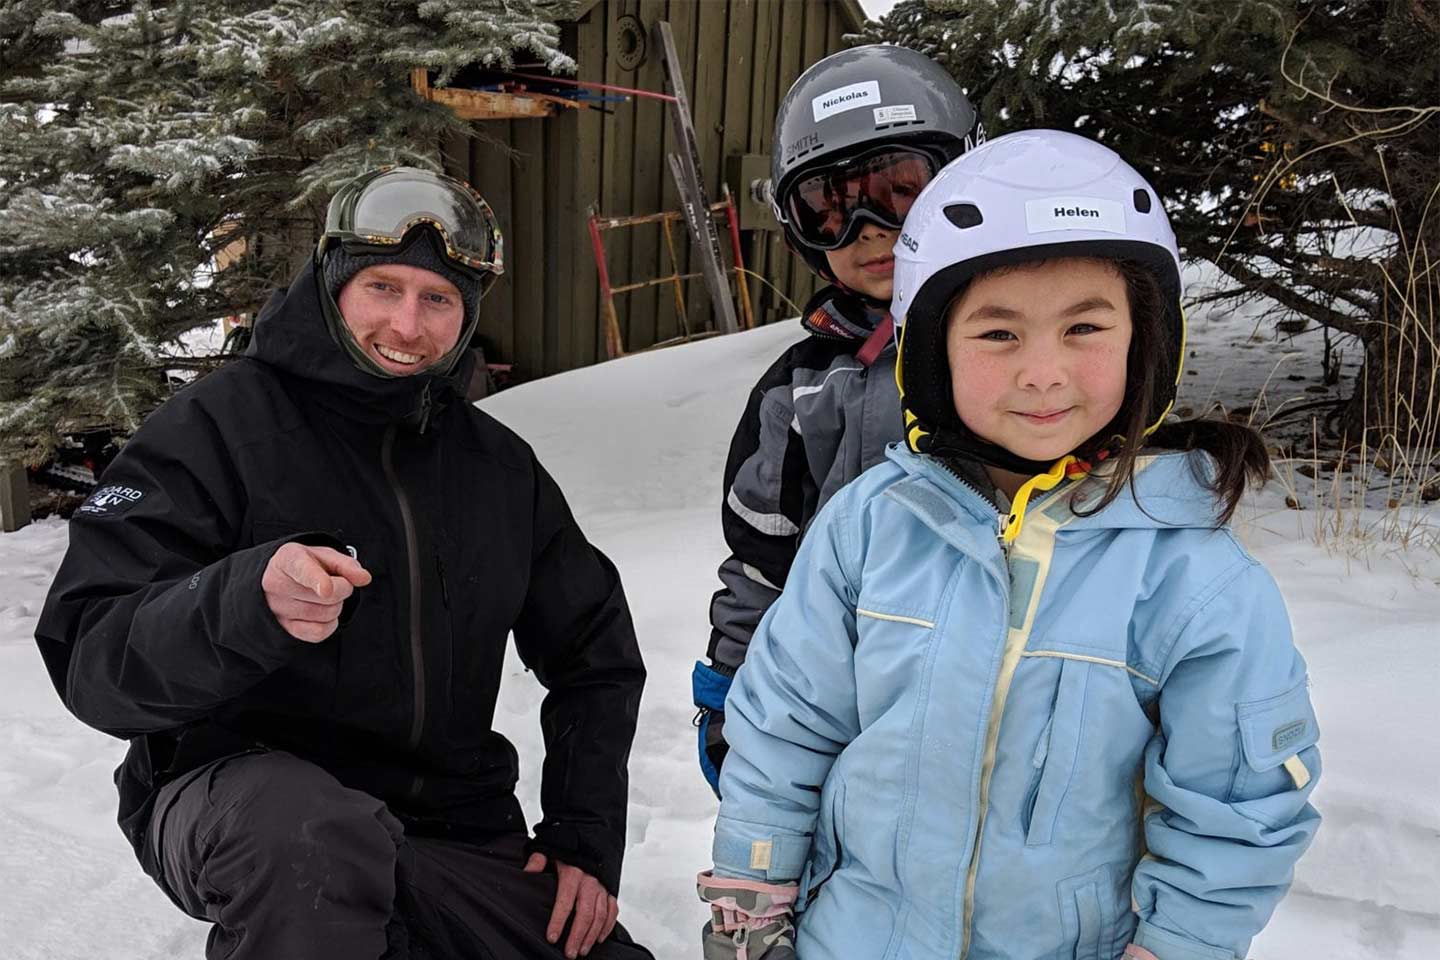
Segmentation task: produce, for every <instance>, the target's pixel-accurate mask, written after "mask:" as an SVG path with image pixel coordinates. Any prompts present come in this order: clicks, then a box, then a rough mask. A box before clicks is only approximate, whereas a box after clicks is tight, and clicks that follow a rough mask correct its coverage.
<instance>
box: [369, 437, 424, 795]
mask: <svg viewBox="0 0 1440 960" xmlns="http://www.w3.org/2000/svg"><path fill="white" fill-rule="evenodd" d="M395 432H396V427H395V424H393V423H392V424H391V425H390V426H389V427H388V428H386V430H385V439H384V441H383V442H382V443H381V450H380V458H381V462H382V465H383V467H384V469H385V479H386V480H387V481H389V483H390V490H391V492H392V493H394V494H395V502H396V503H397V504H398V505H399V507H400V521H401V523H402V524H403V525H404V527H405V560H406V565H407V567H408V568H409V572H410V609H409V614H410V668H411V673H412V675H413V676H414V683H415V706H414V713H413V716H412V719H411V721H410V739H409V741H408V744H409V748H410V750H411V751H414V750H416V749H417V748H418V747H419V746H420V735H421V734H422V733H423V732H424V730H425V652H424V648H423V647H422V646H421V643H420V636H421V635H420V622H421V617H420V613H421V604H420V601H421V593H420V550H419V544H418V543H417V542H416V539H417V538H416V536H415V518H414V516H413V514H412V513H411V512H410V498H409V497H408V496H406V494H405V488H404V487H402V486H400V478H399V477H398V476H397V475H396V473H395V460H394V458H395ZM420 785H421V778H420V776H419V775H418V774H417V775H416V776H415V779H414V781H413V782H412V783H411V784H410V796H411V799H414V797H415V796H417V795H418V794H419V792H420Z"/></svg>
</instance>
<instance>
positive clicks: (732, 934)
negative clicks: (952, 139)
mask: <svg viewBox="0 0 1440 960" xmlns="http://www.w3.org/2000/svg"><path fill="white" fill-rule="evenodd" d="M895 254H896V257H897V269H896V273H895V299H894V305H893V308H892V309H893V311H894V313H895V323H896V327H897V330H898V331H899V334H898V335H899V337H900V360H899V370H898V374H897V377H898V379H899V380H900V384H901V393H902V397H903V406H904V409H905V417H906V428H907V432H906V441H905V443H904V444H897V445H895V446H894V447H892V448H891V450H890V453H889V460H888V462H886V463H883V464H881V465H879V466H877V467H875V468H873V469H871V470H869V471H867V472H866V473H865V474H863V475H862V476H861V477H860V478H859V479H857V480H856V481H855V482H854V483H852V484H851V485H849V486H848V487H846V488H845V489H844V490H842V491H841V492H840V493H839V494H837V495H836V496H835V497H834V498H833V499H832V500H831V501H830V502H829V504H828V505H827V506H826V507H825V509H824V510H822V511H821V513H820V514H819V516H818V517H817V518H816V520H815V523H814V525H813V527H812V528H811V530H810V531H809V532H808V533H807V534H806V536H805V540H804V544H803V546H802V547H801V550H800V554H799V556H798V558H797V560H796V563H795V567H794V570H793V571H792V573H791V577H790V580H789V581H788V582H787V584H786V587H785V591H784V594H783V595H782V596H781V598H780V600H779V601H778V602H777V603H776V604H775V605H774V606H773V607H772V608H771V609H770V611H769V612H768V613H767V615H766V616H765V618H764V620H763V621H762V622H761V624H760V627H759V629H758V630H757V631H756V633H755V638H754V640H753V642H752V644H751V647H750V654H749V657H748V658H747V660H746V662H745V665H744V666H743V667H742V668H741V669H740V671H739V673H738V675H737V676H736V679H735V683H734V686H733V687H732V689H731V691H730V694H729V697H728V699H727V700H726V705H725V708H726V714H727V718H728V720H727V726H726V732H727V735H728V738H729V740H730V756H729V759H728V761H727V763H726V765H725V768H724V771H723V774H722V777H721V780H720V788H721V794H722V796H723V798H724V799H723V801H722V803H721V806H720V815H719V818H718V819H717V821H716V824H715V842H714V861H715V865H714V870H713V872H706V873H705V874H702V875H701V882H700V891H701V896H702V898H703V899H705V900H707V901H708V902H709V904H710V906H711V908H712V920H711V923H710V924H708V925H707V926H706V929H705V933H704V940H705V956H706V957H707V960H708V958H712V957H713V958H719V957H739V958H742V960H761V958H763V960H781V958H793V957H795V956H796V955H797V954H798V956H799V958H800V960H827V958H844V960H881V958H904V960H956V958H962V960H1058V958H1066V960H1069V958H1075V960H1114V958H1116V957H1118V956H1121V955H1122V954H1123V955H1125V956H1128V957H1141V958H1146V960H1150V958H1158V960H1234V958H1243V957H1244V956H1245V952H1246V949H1247V948H1248V946H1249V943H1250V940H1251V938H1252V937H1253V936H1254V935H1255V934H1256V933H1257V932H1258V931H1259V930H1260V929H1261V928H1262V927H1263V926H1264V925H1265V923H1266V922H1267V921H1268V920H1269V918H1270V915H1271V913H1272V912H1273V911H1274V909H1275V906H1276V904H1277V903H1278V902H1279V900H1280V898H1281V897H1282V896H1283V895H1284V893H1285V891H1286V889H1287V888H1288V886H1289V884H1290V881H1291V877H1292V873H1293V869H1294V865H1295V862H1296V860H1297V859H1298V858H1299V857H1300V855H1301V854H1302V853H1303V852H1304V850H1305V848H1306V847H1307V846H1308V844H1309V843H1310V840H1311V838H1312V837H1313V836H1314V833H1315V829H1316V827H1317V825H1318V823H1319V816H1318V815H1317V814H1316V812H1315V810H1314V809H1313V808H1312V807H1311V806H1310V805H1309V804H1308V802H1307V800H1308V797H1309V795H1310V792H1311V791H1312V790H1313V789H1314V784H1315V780H1316V778H1317V777H1318V776H1319V773H1320V758H1319V755H1318V753H1317V751H1316V748H1315V744H1316V740H1317V738H1318V735H1319V731H1318V729H1317V726H1316V721H1315V714H1314V712H1313V710H1312V708H1311V705H1310V699H1309V696H1308V693H1307V684H1306V676H1305V664H1304V662H1303V661H1302V660H1301V658H1300V655H1299V653H1297V652H1296V650H1295V647H1294V645H1293V643H1292V640H1291V633H1290V623H1289V619H1288V617H1287V615H1286V612H1285V606H1284V602H1283V601H1282V599H1281V597H1280V594H1279V591H1278V590H1277V589H1276V586H1275V583H1274V581H1273V580H1272V579H1271V578H1270V576H1269V574H1268V573H1266V571H1265V570H1264V568H1263V567H1261V566H1260V564H1259V563H1257V562H1256V561H1255V560H1254V558H1252V557H1251V556H1250V555H1249V554H1248V553H1246V552H1245V550H1244V548H1243V547H1241V546H1240V544H1239V543H1238V542H1237V541H1236V540H1235V537H1234V536H1233V535H1232V533H1231V532H1230V529H1229V527H1228V526H1226V522H1227V521H1228V520H1229V518H1230V515H1231V514H1232V513H1233V511H1234V509H1235V506H1236V504H1237V502H1238V500H1239V498H1240V496H1241V495H1242V493H1243V491H1244V489H1245V486H1246V483H1247V481H1261V480H1263V478H1264V477H1265V475H1266V473H1267V470H1268V459H1267V457H1266V454H1265V448H1264V446H1263V444H1262V443H1261V440H1260V438H1259V437H1258V436H1257V435H1256V434H1255V433H1254V432H1252V431H1250V430H1249V429H1247V428H1244V427H1241V426H1238V425H1234V424H1229V423H1222V422H1210V421H1184V422H1179V421H1170V420H1166V416H1167V414H1168V412H1169V408H1170V405H1171V403H1172V401H1173V399H1174V396H1175V388H1176V384H1177V381H1178V379H1179V375H1180V372H1181V363H1182V357H1183V356H1184V352H1185V343H1184V321H1183V317H1182V315H1181V308H1180V267H1179V259H1178V253H1177V250H1176V246H1175V238H1174V234H1173V233H1172V232H1171V229H1170V225H1169V222H1168V220H1167V219H1166V216H1165V212H1164V209H1163V207H1162V206H1161V204H1160V200H1159V198H1158V197H1157V196H1156V195H1155V192H1154V190H1152V189H1151V188H1150V186H1149V184H1147V183H1146V182H1145V180H1144V179H1143V178H1142V177H1141V176H1140V175H1139V174H1138V173H1136V172H1135V171H1134V170H1133V169H1132V168H1131V167H1130V166H1128V165H1127V164H1126V163H1125V162H1124V161H1123V160H1121V159H1120V158H1119V157H1118V156H1117V155H1115V154H1114V153H1113V152H1112V151H1110V150H1108V149H1106V148H1105V147H1102V146H1100V145H1098V144H1096V143H1093V142H1091V141H1089V140H1085V139H1083V138H1081V137H1077V136H1073V135H1070V134H1065V133H1055V132H1050V131H1031V132H1025V133H1018V134H1012V135H1010V136H1005V137H1001V138H999V139H997V140H994V141H991V142H990V143H989V144H988V145H985V146H982V147H980V148H977V149H975V150H973V151H971V152H969V153H967V154H966V155H964V156H963V157H961V158H960V159H958V160H956V161H954V162H953V163H951V164H950V165H949V166H947V167H946V168H945V169H944V170H943V171H942V172H941V173H940V175H939V176H938V177H937V178H936V179H935V180H934V181H933V182H932V183H931V184H930V185H929V186H928V187H927V188H926V189H925V191H924V192H923V193H922V194H921V196H920V198H919V200H918V201H917V202H916V204H915V206H914V207H913V208H912V210H911V212H910V214H909V216H908V218H907V219H906V222H905V227H904V232H903V233H902V235H901V238H900V242H899V243H898V244H897V246H896V248H895ZM792 923H793V926H792Z"/></svg>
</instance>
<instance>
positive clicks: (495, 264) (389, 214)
mask: <svg viewBox="0 0 1440 960" xmlns="http://www.w3.org/2000/svg"><path fill="white" fill-rule="evenodd" d="M420 225H426V226H430V227H434V228H435V231H436V232H437V233H439V234H440V237H441V239H442V240H443V241H444V242H445V253H446V255H447V256H448V257H449V258H450V259H451V260H453V261H455V263H456V264H458V265H460V266H462V267H469V268H470V269H472V270H475V271H477V272H479V273H482V274H490V275H492V278H493V277H494V276H499V275H500V274H502V273H504V272H505V257H504V241H503V240H502V239H501V236H500V225H499V223H498V222H497V221H496V219H495V214H494V213H493V212H492V211H491V209H490V205H489V204H487V203H486V202H485V201H484V200H483V199H482V198H481V197H480V195H479V194H478V193H476V192H475V191H474V190H473V189H471V188H470V187H469V186H468V185H467V184H465V183H462V182H461V181H459V180H455V179H453V178H451V177H446V176H441V175H439V174H435V173H431V172H429V171H428V170H420V169H416V168H413V167H389V168H381V169H380V170H376V171H374V172H373V173H369V174H365V175H362V176H360V177H357V178H355V179H354V180H352V181H350V182H349V183H347V184H345V186H343V187H341V188H340V191H339V192H338V193H336V194H335V196H334V198H333V199H332V200H331V201H330V208H329V210H328V211H327V213H326V216H325V235H324V236H323V237H322V238H321V240H320V250H319V252H320V254H322V255H323V254H324V252H325V250H326V249H327V247H328V246H329V245H330V244H333V243H337V242H338V243H343V244H344V245H345V247H346V249H347V250H351V251H352V252H363V250H364V248H366V247H380V248H385V247H393V246H395V245H396V244H398V243H400V241H401V240H403V239H404V238H405V233H406V231H408V230H411V229H412V228H414V227H416V226H420ZM357 248H358V249H357Z"/></svg>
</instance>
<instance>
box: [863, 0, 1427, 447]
mask: <svg viewBox="0 0 1440 960" xmlns="http://www.w3.org/2000/svg"><path fill="white" fill-rule="evenodd" d="M863 39H864V40H865V41H866V42H882V41H888V42H896V43H901V44H904V45H906V46H911V47H914V48H916V49H919V50H922V51H924V52H925V53H927V54H929V55H930V56H932V57H933V58H935V59H936V60H938V61H939V62H941V63H942V64H944V65H945V66H946V67H947V68H948V69H949V70H950V71H951V73H952V74H953V75H954V76H955V77H956V78H957V79H959V81H960V82H961V83H962V84H963V85H965V86H966V87H967V88H968V90H969V91H970V92H971V94H972V96H973V97H974V98H975V99H976V101H977V103H978V105H979V107H980V111H981V114H982V117H983V119H984V121H985V123H986V125H987V127H988V128H989V129H990V131H991V132H992V133H993V132H996V131H999V132H1004V131H1007V130H1015V129H1023V128H1025V127H1037V126H1038V127H1050V128H1055V129H1062V130H1073V131H1076V132H1078V133H1081V134H1083V135H1086V136H1090V137H1093V138H1095V139H1097V140H1100V141H1102V142H1104V143H1106V144H1108V145H1109V146H1111V147H1113V148H1114V149H1115V150H1117V151H1118V152H1119V153H1121V154H1122V155H1123V156H1125V157H1126V158H1127V159H1128V160H1130V161H1131V162H1132V163H1133V164H1135V165H1136V167H1137V168H1138V169H1140V170H1142V171H1144V172H1145V173H1146V175H1147V176H1148V177H1149V178H1150V179H1151V180H1152V182H1153V183H1154V184H1155V186H1156V188H1157V190H1158V191H1159V192H1160V194H1161V195H1162V196H1163V197H1164V198H1165V200H1166V203H1167V208H1168V210H1169V213H1170V215H1171V217H1172V219H1173V221H1174V224H1175V230H1176V234H1177V236H1178V238H1179V241H1180V244H1181V247H1182V251H1183V252H1184V253H1185V255H1186V256H1188V257H1190V258H1198V259H1203V260H1208V261H1210V262H1212V263H1214V264H1215V265H1216V266H1217V267H1218V268H1219V269H1220V270H1221V271H1222V272H1223V273H1224V274H1226V275H1227V276H1228V277H1229V278H1230V279H1231V280H1232V281H1234V285H1233V287H1232V288H1231V289H1229V290H1228V291H1222V292H1220V293H1217V294H1214V295H1212V296H1213V297H1214V298H1216V299H1223V298H1229V297H1233V298H1241V297H1252V298H1253V297H1254V296H1255V295H1256V294H1262V295H1264V296H1266V297H1268V298H1270V299H1271V300H1273V301H1274V302H1275V303H1276V304H1278V311H1279V312H1280V313H1281V314H1286V315H1289V316H1291V317H1294V316H1296V315H1298V316H1300V317H1304V318H1307V319H1309V320H1311V321H1314V322H1316V323H1320V324H1323V325H1325V326H1327V327H1329V328H1331V329H1333V330H1335V331H1339V332H1340V333H1342V334H1348V335H1352V336H1354V337H1357V338H1359V339H1360V340H1361V341H1362V342H1363V343H1364V345H1365V349H1366V357H1367V364H1366V367H1367V369H1366V373H1365V375H1364V377H1363V386H1362V388H1361V389H1359V390H1357V398H1358V399H1359V400H1360V401H1361V402H1358V403H1354V404H1352V405H1351V408H1350V414H1351V416H1350V418H1349V425H1350V426H1351V427H1352V428H1356V429H1352V431H1351V432H1350V439H1351V440H1352V441H1354V440H1356V439H1358V436H1359V431H1358V428H1359V427H1360V426H1361V425H1362V424H1364V425H1367V426H1370V427H1376V426H1379V427H1381V428H1382V429H1384V430H1386V431H1389V432H1390V433H1392V434H1393V436H1392V437H1391V440H1392V441H1394V440H1395V439H1397V438H1398V440H1399V441H1400V442H1401V443H1402V445H1405V438H1406V437H1407V436H1408V437H1409V438H1410V440H1411V441H1412V442H1413V441H1414V440H1415V439H1416V436H1417V433H1416V431H1419V432H1420V433H1421V434H1424V433H1425V432H1426V431H1428V433H1429V435H1430V436H1431V437H1433V434H1434V430H1435V419H1436V417H1437V415H1440V409H1435V408H1434V403H1435V401H1434V400H1433V399H1432V398H1431V397H1430V379H1429V378H1430V375H1431V374H1433V373H1434V372H1435V371H1436V356H1437V354H1436V334H1437V329H1436V322H1437V320H1436V316H1435V314H1434V312H1433V306H1431V305H1433V304H1434V303H1436V302H1437V299H1440V298H1437V297H1436V294H1437V293H1440V289H1437V283H1436V274H1435V271H1434V270H1433V267H1431V265H1430V261H1429V259H1428V258H1430V257H1434V256H1436V255H1437V254H1440V209H1437V207H1440V204H1436V203H1434V202H1433V201H1434V200H1435V199H1436V197H1435V192H1436V189H1437V168H1436V158H1437V156H1440V70H1437V68H1436V54H1435V51H1436V50H1437V49H1440V10H1437V8H1436V7H1435V5H1434V4H1433V3H1429V2H1425V0H1215V2H1206V3H1186V2H1178V0H1107V2H1106V3H1091V2H1088V0H1031V2H1028V3H1016V2H1013V0H931V2H928V3H926V2H920V0H906V2H902V3H901V4H899V5H898V6H896V7H895V9H894V10H893V11H892V12H891V13H890V14H889V15H888V16H887V17H885V18H884V19H883V20H882V21H880V22H878V23H872V24H871V25H869V27H868V28H867V31H866V33H865V34H864V36H863ZM1422 251H1423V253H1422ZM1417 308H1418V309H1417ZM1397 398H1398V400H1397ZM1426 411H1432V412H1431V414H1430V416H1429V420H1428V427H1427V425H1426V416H1425V414H1426ZM1375 439H1376V438H1375V437H1373V436H1372V437H1371V440H1372V442H1373V441H1374V440H1375Z"/></svg>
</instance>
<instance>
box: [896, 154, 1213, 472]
mask: <svg viewBox="0 0 1440 960" xmlns="http://www.w3.org/2000/svg"><path fill="white" fill-rule="evenodd" d="M1057 257H1100V258H1104V259H1109V260H1126V261H1133V262H1137V263H1139V264H1142V265H1143V266H1145V267H1148V268H1149V269H1150V270H1152V271H1153V272H1154V274H1155V276H1156V278H1157V280H1158V281H1159V285H1160V290H1161V296H1162V298H1163V302H1164V311H1165V315H1164V320H1163V330H1162V332H1161V336H1160V338H1159V343H1158V345H1157V347H1156V350H1157V351H1158V352H1157V353H1156V354H1155V355H1152V356H1151V357H1149V358H1147V359H1148V361H1150V362H1153V363H1156V364H1158V365H1159V366H1160V369H1161V370H1163V371H1167V372H1168V374H1162V375H1161V377H1160V378H1159V383H1158V384H1157V389H1156V392H1155V396H1154V398H1153V401H1152V403H1151V405H1150V406H1151V409H1150V410H1149V411H1148V412H1147V414H1146V418H1145V422H1146V423H1147V424H1149V425H1150V426H1149V428H1148V430H1147V431H1146V432H1147V433H1148V432H1149V431H1150V430H1154V429H1155V427H1157V426H1159V424H1160V421H1162V420H1163V419H1164V418H1165V415H1166V414H1167V413H1168V412H1169V409H1170V406H1171V405H1172V404H1173V402H1174V399H1175V389H1176V387H1177V385H1178V383H1179V379H1180V372H1181V363H1182V360H1183V356H1184V341H1185V321H1184V317H1183V315H1182V312H1181V307H1180V254H1179V250H1178V249H1177V248H1176V245H1175V234H1174V231H1172V230H1171V228H1170V221H1169V218H1168V217H1167V216H1166V215H1165V210H1164V207H1163V206H1162V205H1161V203H1160V199H1159V197H1158V196H1157V195H1156V193H1155V191H1154V189H1153V188H1151V186H1150V184H1148V183H1146V181H1145V178H1144V177H1142V176H1140V174H1139V173H1137V172H1136V171H1135V169H1134V168H1133V167H1131V166H1130V165H1129V164H1128V163H1126V162H1125V161H1124V160H1123V159H1121V157H1120V155H1119V154H1117V153H1115V151H1113V150H1111V149H1110V148H1108V147H1105V146H1102V145H1101V144H1098V143H1096V142H1094V141H1093V140H1087V139H1086V138H1084V137H1080V136H1076V135H1075V134H1072V133H1062V132H1060V131H1056V130H1026V131H1022V132H1019V133H1011V134H1007V135H1005V136H1002V137H997V138H996V139H994V140H991V141H989V142H988V143H985V144H982V145H980V146H978V147H976V148H975V149H973V150H971V151H969V152H967V153H965V154H963V155H962V156H960V157H959V158H958V159H956V160H954V161H952V162H951V163H950V164H948V165H947V166H946V167H945V169H943V170H942V171H940V173H939V174H938V175H937V176H936V177H935V179H934V180H932V181H930V184H929V185H928V186H926V187H925V189H924V190H923V191H922V192H921V194H920V196H919V197H918V198H917V199H916V201H915V204H914V205H913V206H912V207H911V208H910V213H909V215H908V216H907V217H906V218H905V226H904V228H903V230H902V232H901V234H900V239H899V241H898V242H897V243H896V244H895V293H894V299H893V301H892V302H891V307H890V312H891V316H892V317H893V318H894V321H895V338H896V341H897V343H898V344H899V345H900V357H899V360H898V363H897V365H896V382H897V383H898V384H899V386H900V397H901V405H902V406H903V407H904V410H905V439H906V443H907V445H908V446H909V447H910V448H911V449H912V450H915V451H916V452H937V453H938V452H942V450H943V451H949V452H964V453H968V454H971V455H976V456H979V457H980V459H982V460H984V461H985V462H987V463H992V464H994V465H996V466H999V467H1002V468H1005V469H1011V470H1015V471H1016V472H1044V471H1045V470H1046V469H1048V468H1049V466H1050V465H1049V464H1037V463H1035V462H1033V461H1028V460H1024V459H1022V458H1019V457H1017V456H1015V455H1014V454H1011V453H1010V452H1009V451H1007V450H1004V449H1003V448H1001V447H998V446H996V445H994V444H991V443H988V442H986V441H984V440H981V439H980V438H978V437H976V436H974V435H973V434H971V433H970V431H969V430H967V429H966V428H965V427H964V425H963V424H962V423H961V422H960V418H959V416H958V415H957V414H956V413H955V410H954V402H953V400H952V398H951V387H950V367H949V358H948V356H947V353H946V343H945V321H946V316H947V314H948V313H949V309H950V306H951V304H952V303H953V301H954V299H955V297H956V296H957V295H958V294H959V293H960V292H961V291H962V290H963V289H964V287H965V286H966V285H967V284H968V283H969V282H970V281H971V280H972V279H974V278H975V277H976V276H977V275H979V274H981V273H984V272H985V271H988V270H993V269H995V268H997V267H1004V266H1011V265H1015V264H1020V263H1026V262H1033V261H1036V260H1046V259H1051V258H1057ZM1134 346H1135V344H1134V343H1133V342H1132V362H1133V361H1134V359H1135V357H1134V351H1133V347H1134ZM1124 413H1125V411H1124V410H1123V409H1122V415H1123V414H1124Z"/></svg>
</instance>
